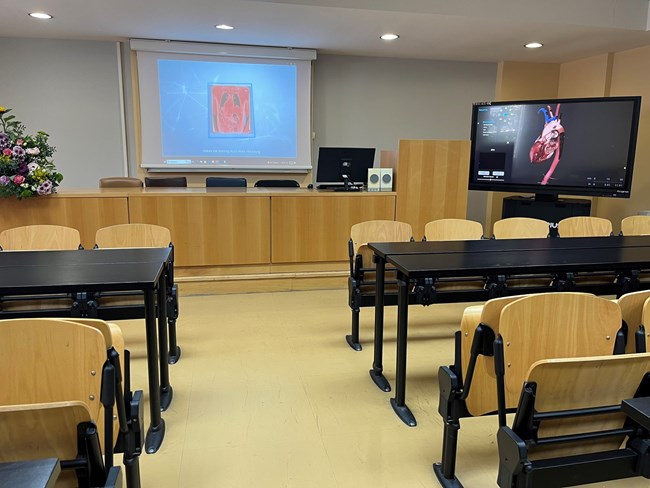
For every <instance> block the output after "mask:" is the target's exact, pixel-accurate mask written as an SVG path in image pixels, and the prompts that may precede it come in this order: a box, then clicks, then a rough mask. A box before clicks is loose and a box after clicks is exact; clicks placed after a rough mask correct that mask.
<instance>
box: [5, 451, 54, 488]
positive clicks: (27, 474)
mask: <svg viewBox="0 0 650 488" xmlns="http://www.w3.org/2000/svg"><path fill="white" fill-rule="evenodd" d="M60 472H61V465H60V464H59V460H58V459H56V458H48V459H36V460H34V461H20V462H15V463H0V488H52V487H53V486H54V484H55V483H56V479H57V478H58V477H59V473H60Z"/></svg>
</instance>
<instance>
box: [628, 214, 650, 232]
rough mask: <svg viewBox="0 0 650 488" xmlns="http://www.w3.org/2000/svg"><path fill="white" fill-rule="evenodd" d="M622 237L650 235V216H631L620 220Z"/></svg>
mask: <svg viewBox="0 0 650 488" xmlns="http://www.w3.org/2000/svg"><path fill="white" fill-rule="evenodd" d="M621 232H622V233H623V235H624V236H645V235H650V215H632V216H630V217H625V218H624V219H623V220H621Z"/></svg>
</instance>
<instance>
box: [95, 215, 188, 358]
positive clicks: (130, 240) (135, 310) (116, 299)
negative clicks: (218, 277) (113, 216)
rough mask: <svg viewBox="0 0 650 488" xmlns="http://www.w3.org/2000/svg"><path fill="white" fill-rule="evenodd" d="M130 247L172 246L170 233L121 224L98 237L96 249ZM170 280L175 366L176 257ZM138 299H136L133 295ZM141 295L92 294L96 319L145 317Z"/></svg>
mask: <svg viewBox="0 0 650 488" xmlns="http://www.w3.org/2000/svg"><path fill="white" fill-rule="evenodd" d="M128 247H134V248H137V247H171V248H172V252H173V248H174V246H173V244H172V242H171V233H170V232H169V229H167V228H166V227H162V226H159V225H153V224H119V225H112V226H109V227H104V228H101V229H99V230H97V232H96V234H95V249H110V248H112V249H115V248H128ZM169 273H170V274H169V276H168V280H167V304H166V306H167V325H168V329H169V362H170V363H171V364H174V363H176V362H177V361H178V360H179V359H180V357H181V348H180V347H179V346H178V344H177V338H176V321H177V319H178V314H179V308H178V287H177V285H176V284H174V275H173V255H172V265H171V266H170V270H169ZM134 295H137V296H138V297H139V298H138V299H137V300H133V296H134ZM141 297H142V293H141V292H136V291H134V292H127V293H99V294H94V295H93V301H94V303H93V306H94V307H96V310H97V312H96V313H97V316H98V317H100V318H105V319H108V320H120V319H129V318H141V317H143V316H144V315H143V314H144V311H143V307H144V305H143V300H142V298H141Z"/></svg>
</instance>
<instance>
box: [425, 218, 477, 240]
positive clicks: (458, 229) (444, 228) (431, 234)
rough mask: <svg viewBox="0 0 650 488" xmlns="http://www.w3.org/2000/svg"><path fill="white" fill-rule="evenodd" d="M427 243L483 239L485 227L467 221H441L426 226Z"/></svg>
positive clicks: (434, 221)
mask: <svg viewBox="0 0 650 488" xmlns="http://www.w3.org/2000/svg"><path fill="white" fill-rule="evenodd" d="M424 237H425V238H426V240H427V241H471V240H476V239H481V238H482V237H483V225H481V223H480V222H475V221H473V220H466V219H439V220H433V221H431V222H428V223H427V224H426V225H425V226H424Z"/></svg>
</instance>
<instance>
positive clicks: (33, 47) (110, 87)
mask: <svg viewBox="0 0 650 488" xmlns="http://www.w3.org/2000/svg"><path fill="white" fill-rule="evenodd" d="M0 65H1V66H3V69H1V70H0V105H3V106H6V107H9V108H12V109H13V114H14V115H16V117H17V118H18V119H19V120H21V121H22V122H23V123H24V124H25V125H26V126H27V131H28V132H30V133H34V132H36V131H39V130H42V131H44V132H47V133H48V134H50V143H51V144H52V145H54V146H55V147H56V149H57V150H56V153H55V155H54V162H55V163H56V165H57V168H58V169H59V170H60V172H61V173H63V177H64V179H63V182H62V185H61V186H62V187H65V188H87V187H91V188H93V187H96V186H97V181H98V179H99V178H101V177H102V176H113V175H121V174H123V172H124V171H123V157H122V129H121V127H122V125H121V116H120V103H119V101H120V98H119V76H118V61H117V50H116V44H115V43H114V42H94V41H83V42H79V41H64V40H52V39H9V38H4V39H0Z"/></svg>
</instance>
